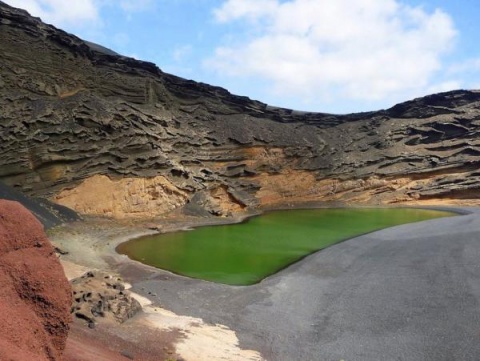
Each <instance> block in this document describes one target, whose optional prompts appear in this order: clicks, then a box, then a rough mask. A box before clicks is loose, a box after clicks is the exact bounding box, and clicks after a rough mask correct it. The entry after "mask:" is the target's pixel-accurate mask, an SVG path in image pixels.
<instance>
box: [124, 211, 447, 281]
mask: <svg viewBox="0 0 480 361" xmlns="http://www.w3.org/2000/svg"><path fill="white" fill-rule="evenodd" d="M450 215H452V213H448V212H442V211H434V210H421V209H409V208H390V209H388V208H374V209H371V208H368V209H343V208H342V209H309V210H289V211H275V212H270V213H267V214H264V215H262V216H259V217H254V218H250V219H249V220H248V221H246V222H244V223H240V224H233V225H222V226H209V227H200V228H197V229H195V230H193V231H182V232H174V233H166V234H160V235H154V236H147V237H142V238H138V239H134V240H131V241H129V242H126V243H123V244H121V245H120V246H118V247H117V251H118V252H119V253H122V254H127V255H128V256H129V257H130V258H132V259H134V260H137V261H140V262H143V263H146V264H148V265H151V266H155V267H158V268H162V269H165V270H169V271H171V272H174V273H178V274H181V275H185V276H189V277H193V278H200V279H204V280H209V281H214V282H219V283H225V284H230V285H250V284H253V283H256V282H259V281H260V280H262V279H263V278H265V277H267V276H269V275H271V274H273V273H275V272H277V271H279V270H280V269H282V268H285V267H286V266H288V265H289V264H291V263H293V262H296V261H298V260H299V259H301V258H302V257H305V256H306V255H308V254H310V253H312V252H315V251H318V250H320V249H322V248H325V247H327V246H330V245H332V244H334V243H338V242H340V241H343V240H346V239H348V238H352V237H354V236H357V235H360V234H364V233H368V232H372V231H374V230H378V229H382V228H386V227H391V226H395V225H399V224H403V223H411V222H418V221H423V220H427V219H432V218H437V217H445V216H450Z"/></svg>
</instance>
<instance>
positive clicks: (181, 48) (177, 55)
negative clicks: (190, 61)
mask: <svg viewBox="0 0 480 361" xmlns="http://www.w3.org/2000/svg"><path fill="white" fill-rule="evenodd" d="M192 50H193V48H192V46H191V45H178V46H176V47H175V48H174V49H173V52H172V58H173V60H175V62H181V61H183V60H185V58H187V57H188V56H189V55H191V54H192Z"/></svg>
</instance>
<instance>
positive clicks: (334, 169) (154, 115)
mask: <svg viewBox="0 0 480 361" xmlns="http://www.w3.org/2000/svg"><path fill="white" fill-rule="evenodd" d="M0 19H1V21H0V40H1V44H2V47H1V49H0V62H1V64H2V68H1V70H0V95H1V96H0V109H1V111H0V165H1V167H0V180H2V181H3V182H4V183H6V184H8V185H11V186H13V187H16V188H20V189H22V190H23V191H25V192H27V194H28V195H34V196H41V197H49V198H50V199H51V200H53V201H55V202H59V203H61V204H64V205H67V206H69V207H72V208H74V209H76V210H79V211H81V212H83V213H93V214H105V215H110V216H122V215H127V216H128V215H137V216H148V215H156V214H159V213H162V212H166V211H169V210H172V209H174V208H177V207H181V206H184V205H185V204H188V203H189V202H190V201H191V200H193V201H194V202H195V206H194V207H190V209H193V208H198V207H197V206H198V205H199V204H200V203H201V204H205V205H207V208H208V209H206V210H205V211H206V212H207V213H208V214H217V215H227V214H229V213H231V212H232V211H238V210H243V209H245V208H252V207H257V206H266V205H279V204H285V203H290V202H300V201H312V200H314V201H318V200H327V201H346V202H357V203H358V202H360V203H362V202H363V203H378V202H380V203H385V202H387V203H389V202H409V201H416V202H422V201H433V200H435V199H438V198H444V199H445V198H447V199H451V200H459V199H460V200H462V201H465V200H469V201H472V202H476V199H477V196H476V190H477V188H478V186H479V183H478V181H479V178H478V174H477V172H476V168H477V162H478V160H479V158H478V156H479V152H480V150H479V149H478V141H477V138H478V137H477V129H478V123H479V122H480V109H479V107H480V93H478V92H475V91H464V90H459V91H453V92H448V93H442V94H436V95H431V96H428V97H425V98H420V99H415V100H413V101H409V102H406V103H403V104H399V105H397V106H395V107H393V108H391V109H388V110H382V111H377V112H368V113H359V114H350V115H333V114H324V113H310V112H299V111H293V110H289V109H282V108H276V107H271V106H268V105H266V104H263V103H261V102H258V101H253V100H250V99H249V98H247V97H240V96H235V95H232V94H230V93H229V92H228V91H227V90H225V89H222V88H219V87H214V86H210V85H207V84H203V83H197V82H194V81H189V80H185V79H182V78H179V77H176V76H173V75H170V74H167V73H164V72H162V71H161V70H160V69H158V68H157V67H156V66H155V65H154V64H151V63H147V62H142V61H137V60H134V59H131V58H127V57H123V56H120V55H117V54H115V53H114V52H111V51H109V50H108V49H106V48H103V47H101V46H98V45H96V44H91V43H86V42H84V41H82V40H81V39H79V38H77V37H75V36H73V35H70V34H67V33H65V32H63V31H61V30H58V29H56V28H54V27H52V26H50V25H46V24H44V23H42V22H41V21H40V20H39V19H36V18H32V17H30V16H29V15H28V14H27V13H26V12H24V11H21V10H17V9H13V8H11V7H9V6H6V5H5V4H3V3H1V2H0ZM446 175H449V177H445V176H446ZM101 176H107V177H108V178H106V177H104V178H102V177H101ZM145 179H149V180H150V181H149V182H147V183H145V182H144V181H143V180H145ZM92 189H98V190H99V191H98V193H99V194H100V195H101V197H96V198H95V197H86V195H88V194H91V193H92ZM110 189H116V190H117V193H115V194H110V192H109V191H108V190H110ZM199 192H201V194H202V195H201V196H197V197H196V198H194V196H195V194H197V193H199ZM200 198H201V202H200V203H198V202H197V201H198V200H199V199H200ZM123 200H125V201H123ZM148 205H153V206H148ZM195 212H197V211H195ZM197 213H198V212H197ZM200 213H201V212H200Z"/></svg>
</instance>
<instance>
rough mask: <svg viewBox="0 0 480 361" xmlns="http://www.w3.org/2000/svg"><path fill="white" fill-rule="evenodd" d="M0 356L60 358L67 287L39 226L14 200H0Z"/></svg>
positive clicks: (67, 317) (65, 328) (66, 323)
mask: <svg viewBox="0 0 480 361" xmlns="http://www.w3.org/2000/svg"><path fill="white" fill-rule="evenodd" d="M0 285H1V289H0V324H1V325H2V327H1V330H0V359H1V360H18V361H24V360H39V361H41V360H49V361H53V360H60V359H61V355H62V353H63V350H64V348H65V343H66V339H67V334H68V330H69V322H70V320H71V319H70V313H69V311H70V304H71V289H70V285H69V283H68V281H67V279H66V278H65V275H64V273H63V269H62V266H61V265H60V263H59V261H58V259H57V257H56V255H55V252H54V250H53V247H52V246H51V244H50V243H49V241H48V240H47V237H46V236H45V233H44V232H43V227H42V225H41V224H40V222H38V221H37V220H36V219H35V217H34V216H33V215H32V214H31V213H30V212H28V211H27V210H26V209H25V208H24V207H23V206H21V205H20V204H19V203H17V202H11V201H5V200H0Z"/></svg>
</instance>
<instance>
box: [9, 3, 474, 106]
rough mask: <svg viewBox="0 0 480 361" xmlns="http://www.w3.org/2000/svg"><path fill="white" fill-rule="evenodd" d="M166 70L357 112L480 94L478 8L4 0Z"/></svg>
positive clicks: (266, 98) (292, 101)
mask: <svg viewBox="0 0 480 361" xmlns="http://www.w3.org/2000/svg"><path fill="white" fill-rule="evenodd" d="M3 1H4V2H6V3H8V4H10V5H12V6H17V7H21V8H24V9H26V10H28V11H29V12H30V13H31V14H33V15H35V16H39V17H41V18H42V20H44V21H45V22H47V23H51V24H53V25H55V26H57V27H60V28H62V29H64V30H66V31H68V32H71V33H73V34H75V35H77V36H79V37H81V38H84V39H87V40H90V41H93V42H96V43H99V44H102V45H104V46H106V47H108V48H111V49H112V50H115V51H117V52H118V53H121V54H123V55H126V56H131V57H135V58H137V59H141V60H147V61H151V62H154V63H156V64H157V65H158V66H159V67H160V68H161V69H162V70H163V71H166V72H169V73H173V74H176V75H179V76H182V77H185V78H188V79H193V80H196V81H201V82H205V83H209V84H213V85H218V86H221V87H224V88H227V89H228V90H229V91H231V92H232V93H235V94H240V95H246V96H248V97H250V98H252V99H256V100H260V101H263V102H266V103H268V104H271V105H277V106H282V107H287V108H293V109H300V110H310V111H321V112H332V113H349V112H356V111H366V110H374V109H381V108H388V107H390V106H392V105H394V104H396V103H398V102H401V101H405V100H409V99H412V98H414V97H418V96H423V95H427V94H431V93H435V92H439V91H444V90H452V89H459V88H466V89H473V88H475V89H478V88H480V47H479V46H478V43H479V37H480V35H479V34H480V22H479V21H478V19H480V6H479V5H478V0H455V1H452V0H436V1H433V0H354V1H352V0H75V1H65V0H3Z"/></svg>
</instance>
